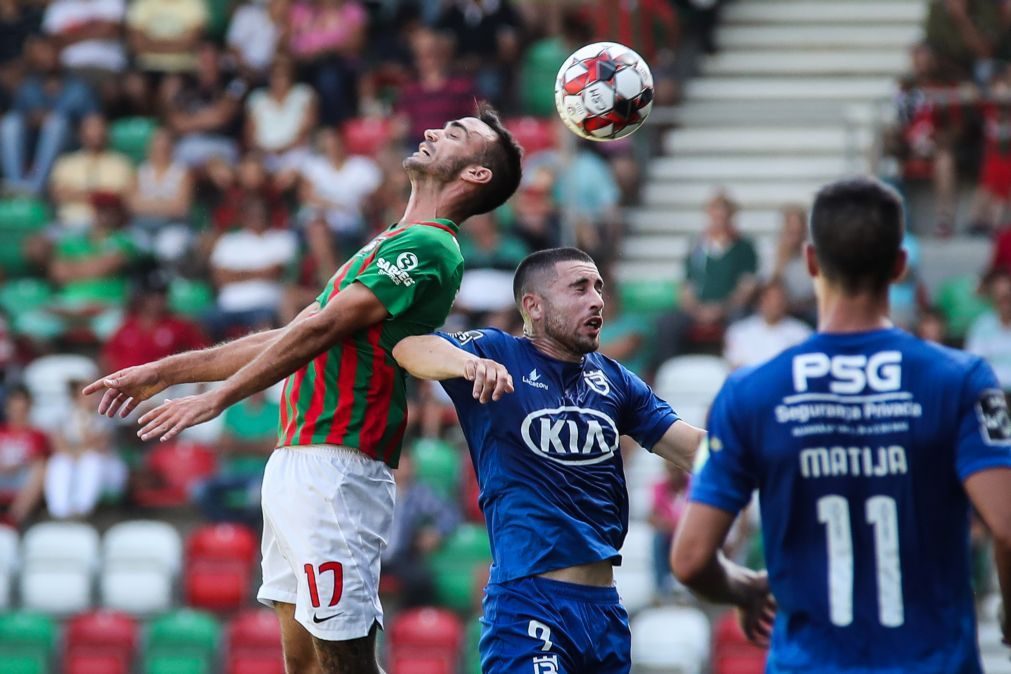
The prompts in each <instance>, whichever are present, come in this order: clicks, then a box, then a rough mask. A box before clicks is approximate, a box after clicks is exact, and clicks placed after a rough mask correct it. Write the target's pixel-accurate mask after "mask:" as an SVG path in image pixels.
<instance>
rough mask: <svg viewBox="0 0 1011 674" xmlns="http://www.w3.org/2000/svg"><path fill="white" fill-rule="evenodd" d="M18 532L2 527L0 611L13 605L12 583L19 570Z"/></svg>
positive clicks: (0, 535)
mask: <svg viewBox="0 0 1011 674" xmlns="http://www.w3.org/2000/svg"><path fill="white" fill-rule="evenodd" d="M18 560H19V558H18V531H17V529H15V528H13V527H7V526H0V610H6V609H7V608H8V607H10V604H11V581H12V580H13V578H14V574H15V573H17V570H18Z"/></svg>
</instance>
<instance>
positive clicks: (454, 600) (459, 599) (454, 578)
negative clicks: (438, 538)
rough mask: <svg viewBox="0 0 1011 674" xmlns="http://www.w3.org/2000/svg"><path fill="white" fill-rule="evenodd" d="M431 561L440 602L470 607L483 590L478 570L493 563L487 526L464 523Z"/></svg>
mask: <svg viewBox="0 0 1011 674" xmlns="http://www.w3.org/2000/svg"><path fill="white" fill-rule="evenodd" d="M429 561H430V563H431V565H432V573H433V576H434V581H435V592H436V597H437V598H438V601H439V604H440V605H443V606H448V607H449V608H452V609H454V610H456V611H460V612H463V613H466V612H468V611H470V610H471V609H472V608H473V606H474V604H475V603H476V601H477V597H478V591H479V590H480V587H479V585H480V584H479V583H478V581H479V580H480V576H479V575H478V574H479V572H480V571H484V570H487V568H488V565H489V564H490V563H491V544H490V543H489V542H488V532H487V530H486V529H485V528H484V527H483V526H481V525H480V524H472V523H465V524H462V525H461V526H460V527H459V528H458V529H457V530H456V531H455V532H454V533H453V535H452V536H451V537H450V538H449V540H447V541H446V542H445V543H443V545H442V547H441V548H439V549H438V550H437V551H436V552H435V553H434V554H433V555H432V556H431V557H430V559H429Z"/></svg>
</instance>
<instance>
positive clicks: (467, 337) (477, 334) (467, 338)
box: [450, 330, 484, 346]
mask: <svg viewBox="0 0 1011 674" xmlns="http://www.w3.org/2000/svg"><path fill="white" fill-rule="evenodd" d="M450 337H452V338H453V339H455V340H456V341H457V342H459V343H460V345H461V346H462V345H464V344H468V343H470V342H473V341H474V340H475V339H481V338H482V337H484V333H483V332H481V331H480V330H464V331H463V332H454V333H453V334H451V335H450Z"/></svg>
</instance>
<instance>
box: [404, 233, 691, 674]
mask: <svg viewBox="0 0 1011 674" xmlns="http://www.w3.org/2000/svg"><path fill="white" fill-rule="evenodd" d="M513 289H514V295H515V298H516V304H517V306H518V307H519V310H520V313H521V314H522V315H523V322H524V336H523V337H522V338H516V337H513V336H511V335H508V334H506V333H504V332H501V331H498V330H476V331H470V332H464V333H457V334H454V335H448V334H442V333H439V334H437V335H428V336H420V337H410V338H408V339H405V340H404V341H402V342H400V344H398V345H397V346H396V348H394V350H393V354H394V357H395V358H396V359H397V360H398V362H400V364H401V365H402V366H403V367H404V369H405V370H407V371H408V372H409V373H410V374H412V375H414V376H416V377H419V378H423V379H435V380H441V381H442V385H443V387H444V388H445V389H446V391H447V393H448V394H449V395H450V397H451V398H452V400H453V404H454V405H455V407H456V409H457V412H458V413H459V417H460V424H461V425H462V427H463V431H464V434H465V435H466V438H467V444H468V445H469V447H470V453H471V457H472V459H473V461H474V467H475V469H476V471H477V478H478V482H479V484H480V504H481V509H482V510H483V512H484V514H485V518H486V519H487V522H488V534H489V537H490V538H491V549H492V559H493V563H492V567H491V577H490V580H489V583H488V587H487V588H486V593H485V598H484V618H483V622H484V631H483V634H482V636H481V642H480V651H481V671H482V672H484V674H516V673H517V672H533V673H534V674H555V673H561V674H617V673H619V672H628V671H629V670H630V635H629V628H628V615H627V613H626V612H625V609H624V608H623V607H622V605H621V602H620V600H619V597H618V592H617V590H616V589H615V587H614V576H613V573H612V566H613V565H614V564H617V563H619V562H620V559H621V557H620V555H619V552H618V551H619V550H620V549H621V546H622V542H623V541H624V538H625V533H626V531H627V529H628V492H627V489H626V486H625V475H624V471H623V468H622V459H621V453H620V451H619V449H618V438H619V436H621V435H629V436H631V437H632V438H634V439H635V440H636V441H637V442H638V443H639V444H640V445H642V446H643V447H647V448H652V451H654V452H655V453H656V454H658V455H660V456H662V457H664V458H665V459H667V460H668V461H671V462H673V463H675V464H677V465H678V466H680V467H682V468H683V469H688V468H689V467H690V466H691V463H692V458H693V456H694V453H695V448H696V447H697V446H698V444H699V441H700V440H701V438H702V436H703V431H702V430H700V429H698V428H695V427H693V426H691V425H689V424H687V423H685V422H684V421H681V420H679V419H678V417H677V415H676V414H675V413H674V412H673V411H672V410H671V408H670V406H669V405H668V404H667V403H666V402H664V401H662V400H660V399H659V398H657V397H656V396H655V395H654V394H653V391H652V390H650V388H649V387H648V386H647V385H646V384H645V383H643V381H642V380H641V379H639V378H638V377H637V376H636V375H634V374H632V373H631V372H629V371H628V370H626V369H625V368H624V367H622V366H621V365H620V364H619V363H617V362H615V361H613V360H611V359H610V358H607V357H605V356H602V355H600V354H599V353H597V347H598V345H599V337H600V329H601V326H602V324H603V319H602V311H603V307H604V298H603V295H602V292H603V281H602V280H601V277H600V274H599V273H598V271H597V267H596V265H595V264H594V263H593V260H592V259H590V257H589V256H588V255H587V254H586V253H584V252H582V251H580V250H577V249H574V248H558V249H551V250H545V251H540V252H537V253H534V254H532V255H530V256H528V257H527V258H526V259H525V260H523V262H521V263H520V265H519V267H518V268H517V270H516V276H515V278H514V280H513ZM475 373H477V374H476V375H475ZM470 380H473V381H474V383H473V384H471V381H470ZM510 388H515V393H514V394H512V395H503V393H506V392H508V391H509V390H510ZM489 397H491V398H494V399H495V400H494V401H493V402H491V403H490V404H487V405H482V404H480V403H481V402H482V400H487V399H488V398H489Z"/></svg>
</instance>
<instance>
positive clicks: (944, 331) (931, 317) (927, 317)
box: [914, 308, 948, 344]
mask: <svg viewBox="0 0 1011 674" xmlns="http://www.w3.org/2000/svg"><path fill="white" fill-rule="evenodd" d="M914 332H915V334H916V336H917V337H919V338H920V339H922V340H924V341H927V342H934V343H935V344H947V341H948V323H947V321H945V320H944V314H942V313H941V312H940V311H937V310H935V309H929V308H928V309H924V310H923V311H921V312H920V316H919V318H918V319H917V321H916V330H915V331H914Z"/></svg>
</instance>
